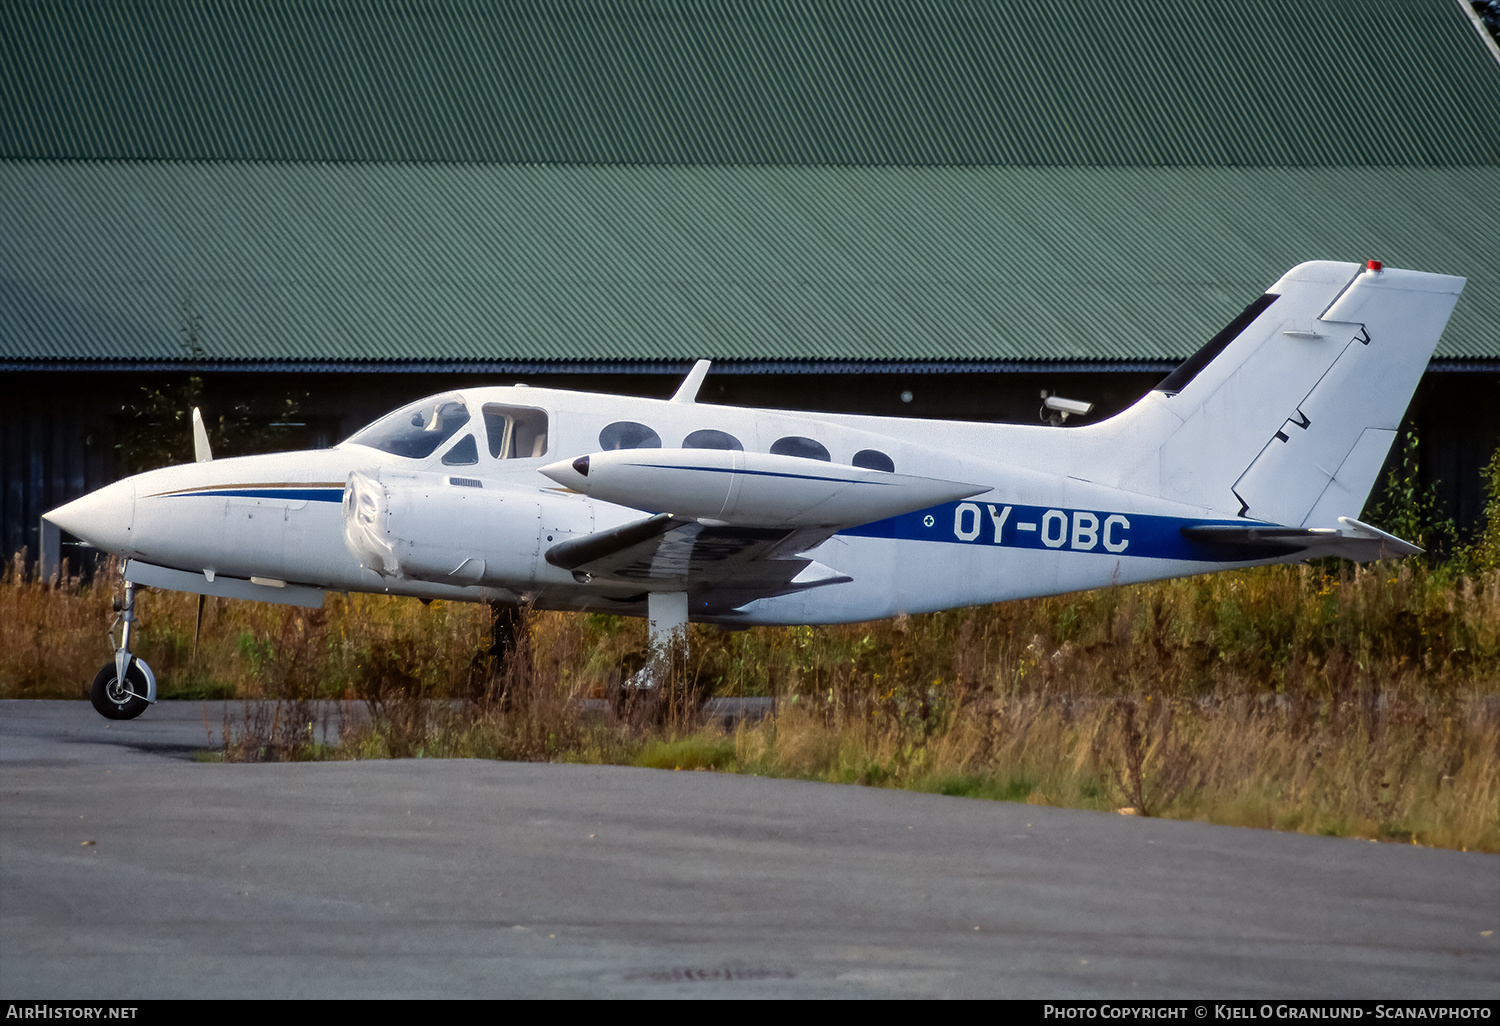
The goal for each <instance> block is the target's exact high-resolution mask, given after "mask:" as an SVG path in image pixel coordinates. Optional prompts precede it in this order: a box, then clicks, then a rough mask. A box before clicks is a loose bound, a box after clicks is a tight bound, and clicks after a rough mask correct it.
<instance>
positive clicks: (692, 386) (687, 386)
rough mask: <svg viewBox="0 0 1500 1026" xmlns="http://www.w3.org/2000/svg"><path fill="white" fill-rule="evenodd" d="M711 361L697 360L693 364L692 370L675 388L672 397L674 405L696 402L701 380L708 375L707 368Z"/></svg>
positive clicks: (701, 383) (701, 385) (701, 384)
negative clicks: (675, 390)
mask: <svg viewBox="0 0 1500 1026" xmlns="http://www.w3.org/2000/svg"><path fill="white" fill-rule="evenodd" d="M712 363H713V361H712V360H699V361H698V362H697V363H695V364H693V369H692V370H690V371H688V373H687V377H685V378H683V379H682V384H681V385H679V386H677V393H676V394H675V395H673V396H672V401H673V402H674V403H695V402H697V401H698V389H700V388H702V387H703V379H704V377H705V376H706V375H707V374H708V368H709V366H710V364H712Z"/></svg>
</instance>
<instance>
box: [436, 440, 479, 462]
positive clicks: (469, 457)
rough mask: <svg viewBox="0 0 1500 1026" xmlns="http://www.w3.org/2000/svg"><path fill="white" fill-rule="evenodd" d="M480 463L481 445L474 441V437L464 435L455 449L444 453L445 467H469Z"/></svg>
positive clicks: (456, 443)
mask: <svg viewBox="0 0 1500 1026" xmlns="http://www.w3.org/2000/svg"><path fill="white" fill-rule="evenodd" d="M478 462H479V445H478V444H477V443H476V442H475V441H474V436H473V435H464V436H463V437H462V438H460V439H459V440H458V441H457V442H455V443H453V448H451V449H449V450H448V451H447V452H445V453H443V466H445V467H467V466H468V465H469V464H471V463H478Z"/></svg>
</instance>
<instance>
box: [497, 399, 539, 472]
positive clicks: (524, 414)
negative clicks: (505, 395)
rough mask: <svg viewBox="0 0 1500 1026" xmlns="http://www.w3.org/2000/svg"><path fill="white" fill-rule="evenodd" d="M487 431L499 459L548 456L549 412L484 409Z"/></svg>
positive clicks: (518, 408)
mask: <svg viewBox="0 0 1500 1026" xmlns="http://www.w3.org/2000/svg"><path fill="white" fill-rule="evenodd" d="M484 432H485V434H486V435H488V436H489V440H490V455H491V456H493V457H495V459H497V460H525V459H531V458H532V457H533V456H545V455H547V411H546V410H538V409H534V408H532V407H530V406H501V405H499V404H497V403H490V404H488V405H486V406H485V408H484Z"/></svg>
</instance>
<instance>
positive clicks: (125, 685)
mask: <svg viewBox="0 0 1500 1026" xmlns="http://www.w3.org/2000/svg"><path fill="white" fill-rule="evenodd" d="M136 591H137V587H136V585H135V584H133V583H131V582H130V581H126V582H125V601H124V602H123V603H122V602H121V601H120V600H119V599H116V600H115V612H116V614H117V615H116V616H115V622H114V624H111V625H110V628H109V640H110V642H111V643H113V641H114V638H115V626H119V627H120V644H119V645H118V646H117V647H116V648H115V658H114V661H113V662H110V663H106V664H105V665H104V666H103V667H101V668H100V670H99V672H98V673H97V674H96V675H95V676H94V684H93V687H91V688H90V689H89V700H90V701H92V702H93V703H94V708H95V709H96V710H98V712H99V715H100V716H103V717H104V718H105V719H109V720H133V719H135V718H136V717H137V716H139V715H140V714H141V713H143V712H145V711H146V707H147V706H148V705H151V704H153V703H154V702H155V701H156V675H155V674H153V673H152V672H151V667H149V666H147V665H146V664H145V663H144V662H142V661H141V660H139V659H137V658H136V657H135V656H134V655H133V654H132V653H131V651H130V634H131V629H132V627H134V625H135V596H136Z"/></svg>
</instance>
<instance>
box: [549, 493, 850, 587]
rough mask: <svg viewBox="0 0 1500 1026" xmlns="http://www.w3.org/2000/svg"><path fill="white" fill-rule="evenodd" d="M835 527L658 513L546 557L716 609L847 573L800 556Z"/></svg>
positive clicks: (592, 576)
mask: <svg viewBox="0 0 1500 1026" xmlns="http://www.w3.org/2000/svg"><path fill="white" fill-rule="evenodd" d="M835 530H837V528H823V529H812V528H786V527H780V528H778V527H746V526H737V525H727V524H722V525H709V524H703V523H700V522H698V521H696V520H690V519H687V518H685V517H678V516H674V515H673V514H670V513H658V514H656V515H655V516H650V517H646V518H645V519H643V520H637V521H634V522H632V523H629V524H626V525H624V526H622V527H617V528H614V529H612V530H608V531H600V532H597V533H595V534H591V535H587V536H585V537H583V538H574V539H571V540H569V541H566V542H561V543H559V544H557V545H554V546H552V547H551V548H550V549H548V550H547V551H546V554H545V555H546V558H547V562H549V563H551V564H552V565H553V566H556V567H561V568H562V569H564V570H570V571H572V573H573V575H574V577H576V578H578V579H579V580H580V581H584V582H589V583H594V582H597V583H610V584H628V585H631V586H632V587H636V588H640V589H641V590H643V591H685V592H688V593H689V594H690V595H692V596H693V597H694V598H695V599H697V600H698V601H699V602H700V603H706V604H707V605H708V606H710V607H713V608H714V609H715V610H716V611H727V610H730V609H733V608H735V607H736V606H741V605H744V604H745V603H746V602H750V601H752V600H754V599H757V598H765V597H767V596H770V595H785V594H787V593H789V592H793V591H802V590H805V589H807V588H816V587H819V586H822V585H825V584H839V583H843V582H845V581H848V580H851V578H849V577H847V576H845V575H843V574H840V573H839V572H837V571H835V570H833V569H831V568H830V567H826V566H824V565H823V564H821V563H819V562H817V561H815V560H813V559H809V558H808V557H806V556H803V555H800V554H799V553H801V552H803V551H804V550H806V549H810V548H813V547H815V546H817V545H819V544H821V543H822V542H823V541H825V540H826V539H827V538H828V537H829V536H831V535H832V534H833V533H834V531H835Z"/></svg>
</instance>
